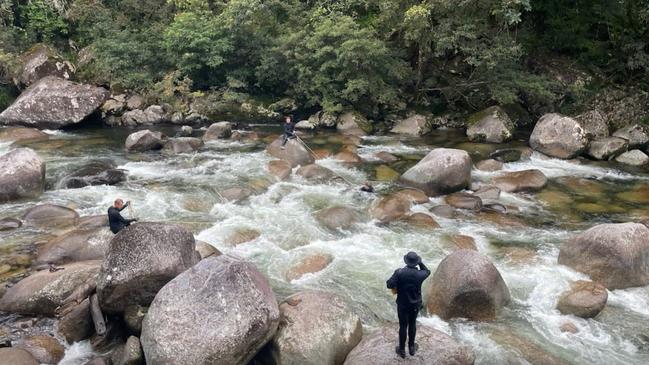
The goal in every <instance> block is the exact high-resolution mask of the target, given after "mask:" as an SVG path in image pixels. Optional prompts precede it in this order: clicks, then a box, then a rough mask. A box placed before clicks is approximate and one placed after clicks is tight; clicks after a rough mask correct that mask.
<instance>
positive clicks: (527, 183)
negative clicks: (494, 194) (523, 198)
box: [492, 169, 548, 193]
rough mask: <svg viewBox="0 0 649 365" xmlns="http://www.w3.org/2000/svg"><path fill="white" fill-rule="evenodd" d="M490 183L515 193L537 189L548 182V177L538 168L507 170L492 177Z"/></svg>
mask: <svg viewBox="0 0 649 365" xmlns="http://www.w3.org/2000/svg"><path fill="white" fill-rule="evenodd" d="M492 183H493V184H494V185H495V186H496V187H498V188H499V189H500V190H501V191H505V192H508V193H516V192H520V191H538V190H541V189H543V188H544V187H545V186H546V185H547V184H548V178H547V177H546V176H545V174H544V173H542V172H541V171H539V170H534V169H533V170H523V171H514V172H507V173H504V174H502V175H499V176H496V177H494V178H493V180H492Z"/></svg>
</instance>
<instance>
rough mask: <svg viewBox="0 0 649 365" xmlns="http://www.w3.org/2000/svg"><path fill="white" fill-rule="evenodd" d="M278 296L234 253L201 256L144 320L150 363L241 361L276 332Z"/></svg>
mask: <svg viewBox="0 0 649 365" xmlns="http://www.w3.org/2000/svg"><path fill="white" fill-rule="evenodd" d="M278 324H279V309H278V306H277V299H276V298H275V294H274V293H273V291H272V289H271V288H270V285H269V284H268V281H267V280H266V278H265V277H264V276H263V275H262V274H261V273H260V272H259V271H258V270H257V269H256V268H255V267H254V265H252V264H250V263H247V262H244V261H242V260H240V259H238V258H234V257H232V256H226V255H221V256H218V257H209V258H207V259H205V260H202V261H201V262H199V263H198V264H196V265H195V266H194V267H192V268H190V269H189V270H187V271H185V272H184V273H182V274H180V275H178V276H177V277H176V278H175V279H173V280H171V281H170V282H169V283H168V284H167V285H165V286H164V287H163V288H162V289H161V290H160V291H159V292H158V294H157V295H156V297H155V299H154V300H153V303H151V307H149V311H148V313H147V315H146V316H145V318H144V323H143V324H142V336H141V341H142V347H143V349H144V354H145V357H146V361H147V363H149V364H176V365H208V364H209V365H245V364H247V363H248V362H249V361H250V360H251V359H252V357H253V356H255V354H256V353H257V351H259V350H260V349H261V348H262V347H263V346H264V345H265V344H266V343H267V342H268V341H269V340H270V339H271V338H272V337H273V336H274V335H275V332H276V330H277V326H278Z"/></svg>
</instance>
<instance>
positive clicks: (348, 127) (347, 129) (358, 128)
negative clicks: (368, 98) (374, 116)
mask: <svg viewBox="0 0 649 365" xmlns="http://www.w3.org/2000/svg"><path fill="white" fill-rule="evenodd" d="M336 129H337V130H338V131H339V132H341V133H343V134H349V135H353V136H364V135H366V134H369V133H372V130H373V127H372V124H371V123H370V122H369V121H368V120H367V119H366V118H365V117H364V116H362V115H361V114H360V113H358V112H345V113H343V114H341V115H340V116H338V121H337V122H336Z"/></svg>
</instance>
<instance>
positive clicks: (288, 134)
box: [281, 115, 295, 149]
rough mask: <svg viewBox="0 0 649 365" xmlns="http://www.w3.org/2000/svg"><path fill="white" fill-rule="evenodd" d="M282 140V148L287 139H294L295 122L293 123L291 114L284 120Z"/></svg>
mask: <svg viewBox="0 0 649 365" xmlns="http://www.w3.org/2000/svg"><path fill="white" fill-rule="evenodd" d="M283 137H284V140H283V141H282V147H281V148H282V149H284V146H285V145H286V142H288V140H289V139H294V138H295V123H293V118H291V116H289V115H287V116H286V119H285V122H284V136H283Z"/></svg>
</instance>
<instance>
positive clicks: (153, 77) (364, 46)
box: [0, 0, 649, 118]
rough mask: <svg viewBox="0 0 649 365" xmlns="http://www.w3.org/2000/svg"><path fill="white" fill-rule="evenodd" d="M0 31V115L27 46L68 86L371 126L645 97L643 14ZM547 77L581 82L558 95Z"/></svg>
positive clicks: (49, 23) (71, 6) (150, 22)
mask: <svg viewBox="0 0 649 365" xmlns="http://www.w3.org/2000/svg"><path fill="white" fill-rule="evenodd" d="M0 24H1V25H2V31H1V32H0V83H2V85H4V87H3V88H2V89H0V90H2V91H0V106H2V104H3V103H4V104H6V103H7V102H8V100H9V99H10V98H11V95H10V94H15V92H16V90H15V89H13V87H10V86H9V85H11V84H12V81H11V80H12V75H13V74H14V73H15V72H16V68H17V65H18V64H19V56H20V54H21V53H23V52H25V51H26V50H28V49H29V48H30V47H31V46H33V45H34V44H35V43H46V44H49V45H51V46H53V47H55V48H56V49H57V50H58V51H59V52H61V53H62V54H63V55H64V56H65V57H66V58H68V59H70V60H71V61H73V62H74V63H75V64H76V65H77V66H78V73H77V76H76V77H77V79H80V80H83V81H87V82H92V83H96V84H99V85H105V86H107V87H110V88H112V89H113V90H117V91H120V90H130V91H135V92H140V93H143V94H147V95H154V96H155V97H157V98H160V99H163V100H165V99H166V100H167V102H169V101H173V102H174V103H176V104H178V103H182V102H183V101H184V100H189V99H191V98H193V97H195V96H196V95H204V94H205V93H218V95H220V96H221V97H228V98H235V99H236V98H246V97H256V98H260V99H262V100H279V99H281V98H285V97H290V98H292V99H293V100H295V101H296V102H297V104H298V105H300V106H301V107H302V108H305V109H309V108H311V109H320V108H322V109H324V110H326V111H330V112H338V111H341V110H344V109H355V110H358V111H360V112H362V113H363V114H365V115H367V116H370V117H372V118H384V117H385V116H387V115H390V114H391V113H394V112H399V111H403V110H406V109H414V110H418V109H422V108H423V109H426V110H428V111H432V112H443V111H446V110H469V111H470V110H477V109H478V108H481V107H484V106H488V105H489V104H493V103H499V104H520V105H522V106H524V107H526V108H527V109H528V110H534V109H535V108H538V107H539V106H542V105H558V104H561V105H564V106H565V105H572V104H576V103H579V102H580V101H582V100H585V98H586V97H587V96H588V95H589V94H593V93H595V92H597V91H598V90H600V89H602V88H603V87H605V86H606V85H624V86H633V87H636V88H639V89H643V90H649V1H647V0H423V1H422V0H340V1H335V0H230V1H227V0H222V1H212V0H0ZM557 62H559V63H558V66H557ZM552 65H554V67H555V68H559V69H560V70H565V71H567V70H569V69H570V68H576V69H579V70H583V72H585V74H587V75H589V76H588V78H587V80H586V81H585V82H573V83H570V84H569V85H568V86H567V85H566V84H565V83H560V82H558V81H557V77H556V75H552V72H548V71H547V70H548V67H550V66H552Z"/></svg>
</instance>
